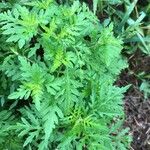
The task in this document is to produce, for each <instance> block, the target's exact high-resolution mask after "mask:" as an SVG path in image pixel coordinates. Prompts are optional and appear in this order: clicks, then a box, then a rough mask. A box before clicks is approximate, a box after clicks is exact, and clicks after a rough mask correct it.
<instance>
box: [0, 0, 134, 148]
mask: <svg viewBox="0 0 150 150" xmlns="http://www.w3.org/2000/svg"><path fill="white" fill-rule="evenodd" d="M5 4H6V5H7V3H5ZM0 27H1V28H0V33H1V37H0V41H1V43H2V44H1V46H0V53H1V55H0V63H1V65H0V74H1V76H0V77H1V78H0V83H1V84H0V85H1V88H0V96H1V108H2V109H5V113H6V114H8V115H9V112H10V111H11V112H13V114H12V116H14V117H15V118H16V119H15V120H14V121H13V122H12V123H9V122H11V120H12V119H9V118H11V115H9V116H10V117H8V118H6V119H5V124H6V125H7V126H8V130H6V131H5V130H4V131H3V130H1V132H2V134H3V135H4V136H3V137H2V138H3V139H4V138H7V139H10V138H11V137H8V136H7V135H8V133H10V132H11V133H12V135H14V137H16V136H17V135H18V138H16V139H17V141H16V143H18V146H19V147H20V148H16V147H15V148H13V146H12V147H11V146H10V145H8V147H7V149H9V147H10V148H11V149H18V150H20V149H23V147H24V149H29V150H31V149H33V150H34V149H35V150H36V149H38V150H52V149H59V150H74V149H77V150H82V149H89V150H99V149H100V150H108V149H109V150H120V149H121V150H124V149H127V148H129V146H130V141H131V138H130V136H129V135H128V130H127V129H123V127H122V124H123V120H124V117H125V116H124V110H123V101H122V98H123V93H124V92H125V91H126V90H127V89H128V86H127V87H122V88H119V87H117V86H115V85H114V82H115V80H116V78H117V76H118V75H119V73H120V72H121V70H122V69H124V68H126V67H127V62H126V60H125V58H123V57H122V56H121V50H122V48H123V46H122V45H123V42H122V40H121V38H120V37H119V36H118V37H115V36H114V35H113V24H109V25H108V26H105V27H104V26H103V25H101V24H100V23H99V21H98V19H97V17H96V16H95V15H94V14H93V13H92V12H91V11H90V10H89V8H88V7H87V6H86V5H85V4H84V3H83V4H80V3H79V1H75V2H73V4H71V5H69V4H64V5H63V4H58V3H57V2H56V1H54V0H42V1H40V0H39V1H36V0H34V1H33V0H32V1H30V0H26V2H25V3H21V2H20V3H17V2H16V3H15V2H14V3H12V5H11V6H10V8H9V7H8V8H7V7H5V8H4V7H3V9H2V10H1V13H0ZM2 112H3V111H1V113H0V117H2ZM1 122H2V120H1V121H0V123H1ZM2 124H3V123H2ZM1 128H3V126H1ZM119 132H120V133H119ZM5 133H7V134H5ZM0 138H1V137H0ZM0 140H1V139H0ZM23 141H24V142H23ZM0 144H1V143H0ZM2 146H3V145H1V147H2ZM6 146H7V145H6ZM6 146H5V147H2V148H1V149H5V148H6Z"/></svg>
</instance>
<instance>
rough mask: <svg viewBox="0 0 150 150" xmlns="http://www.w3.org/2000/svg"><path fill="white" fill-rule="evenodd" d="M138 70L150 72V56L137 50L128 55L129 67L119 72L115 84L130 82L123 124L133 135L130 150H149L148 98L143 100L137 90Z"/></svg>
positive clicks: (149, 107) (123, 84)
mask: <svg viewBox="0 0 150 150" xmlns="http://www.w3.org/2000/svg"><path fill="white" fill-rule="evenodd" d="M140 72H145V73H150V57H148V56H144V55H143V54H142V53H141V52H140V51H137V52H136V53H135V54H133V55H131V56H129V69H126V70H125V71H124V72H123V73H122V74H121V76H120V79H119V81H118V83H117V84H118V85H119V86H125V85H128V84H132V86H131V88H130V89H129V90H128V92H127V93H126V95H125V113H126V121H125V126H126V127H129V128H130V132H131V135H133V142H132V145H131V150H150V99H147V100H145V99H144V95H143V93H142V92H140V90H139V86H140V84H141V82H142V81H141V79H139V78H138V77H137V76H136V75H137V74H139V73H140Z"/></svg>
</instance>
